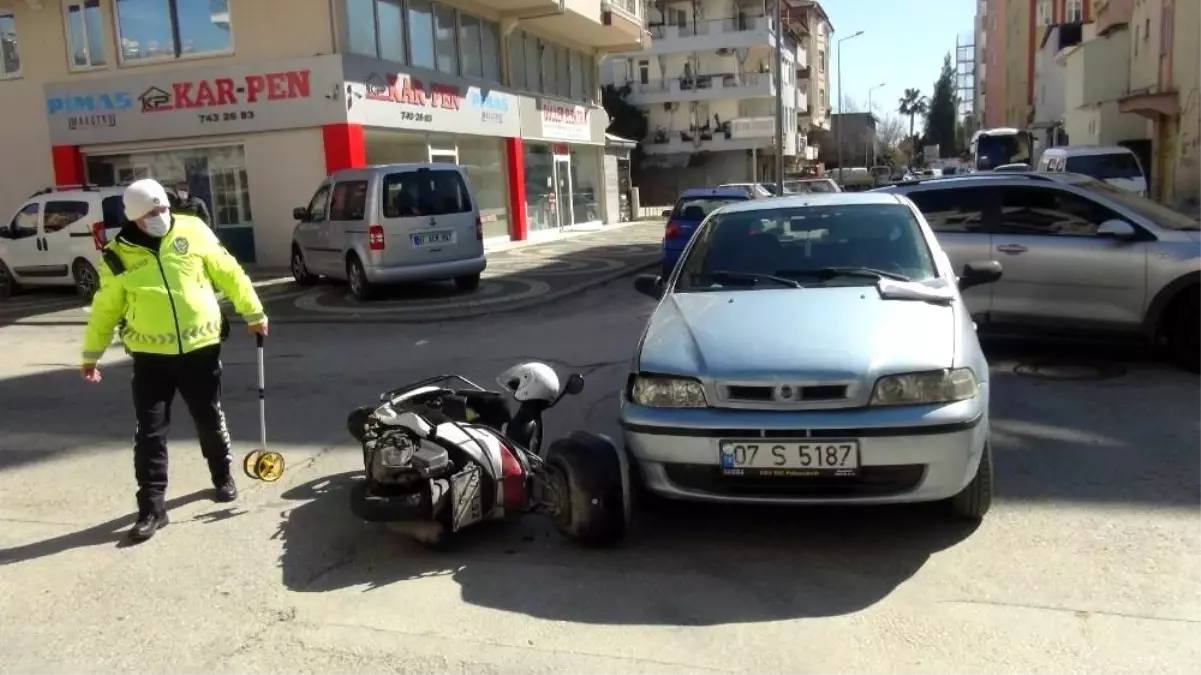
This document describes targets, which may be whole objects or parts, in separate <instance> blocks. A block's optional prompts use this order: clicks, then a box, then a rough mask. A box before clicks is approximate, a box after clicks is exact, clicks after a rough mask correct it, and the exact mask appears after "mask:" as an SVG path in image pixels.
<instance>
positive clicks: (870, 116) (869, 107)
mask: <svg viewBox="0 0 1201 675" xmlns="http://www.w3.org/2000/svg"><path fill="white" fill-rule="evenodd" d="M886 84H888V83H887V82H881V83H880V84H877V85H876V86H874V87H872V88H871V89H868V90H867V114H868V124H869V125H870V126H871V129H872V135H871V139H872V140H871V141H870V142H871V145H872V147H871V150H870V151H869V153H868V154H870V155H871V159H870V160H868V162H869V163H868V165H867V166H868V168H869V169H870V168H871V167H873V166H875V165H876V133H875V128H876V125H875V121H876V111H875V109H874V108H872V92H873V91H875V90H877V89H879V88H880V87H883V86H884V85H886Z"/></svg>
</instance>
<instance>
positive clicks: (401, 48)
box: [346, 0, 408, 63]
mask: <svg viewBox="0 0 1201 675" xmlns="http://www.w3.org/2000/svg"><path fill="white" fill-rule="evenodd" d="M401 3H402V0H346V24H347V39H348V42H349V44H348V45H347V51H349V52H350V53H352V54H362V55H363V56H374V57H376V58H381V59H385V60H388V61H395V62H397V63H407V62H408V49H407V46H408V45H407V44H406V41H407V40H406V37H405V15H404V5H402V4H401Z"/></svg>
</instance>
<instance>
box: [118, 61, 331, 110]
mask: <svg viewBox="0 0 1201 675" xmlns="http://www.w3.org/2000/svg"><path fill="white" fill-rule="evenodd" d="M311 94H312V82H311V78H310V71H308V70H290V71H284V72H278V73H263V74H259V75H246V76H244V77H242V78H232V77H216V78H212V79H206V80H199V81H186V82H175V83H172V84H171V85H170V87H169V88H168V89H163V88H160V87H153V86H152V87H150V88H148V89H147V90H146V91H144V92H142V95H141V96H139V97H138V100H139V101H140V102H141V104H142V112H147V113H148V112H163V111H167V110H196V109H205V108H221V107H225V106H235V105H254V104H257V103H261V102H264V101H286V100H295V99H307V98H309V97H310V96H311ZM238 118H239V119H246V118H245V117H243V116H241V115H239V116H238Z"/></svg>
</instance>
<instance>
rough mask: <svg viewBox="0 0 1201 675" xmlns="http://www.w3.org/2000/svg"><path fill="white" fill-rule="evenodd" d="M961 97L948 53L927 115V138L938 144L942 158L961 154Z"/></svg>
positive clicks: (931, 97)
mask: <svg viewBox="0 0 1201 675" xmlns="http://www.w3.org/2000/svg"><path fill="white" fill-rule="evenodd" d="M958 109H959V96H958V95H957V94H956V92H955V66H954V65H952V64H951V54H950V53H949V52H948V53H947V55H946V57H944V58H943V61H942V73H940V74H939V76H938V79H937V80H935V82H934V93H933V94H932V95H931V96H930V107H929V110H928V112H927V113H926V137H927V138H928V139H929V143H930V144H934V143H937V144H938V154H939V156H940V157H954V156H956V155H958V154H959V143H958V140H959V139H958V138H957V136H958V133H957V132H958V126H959V114H958V112H957V111H958Z"/></svg>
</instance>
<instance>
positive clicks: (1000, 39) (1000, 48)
mask: <svg viewBox="0 0 1201 675" xmlns="http://www.w3.org/2000/svg"><path fill="white" fill-rule="evenodd" d="M1017 1H1019V2H1024V1H1025V0H1017ZM982 4H983V6H984V18H983V22H982V23H983V24H984V39H983V40H981V43H983V44H985V45H987V46H988V47H987V49H986V50H984V51H983V52H982V53H981V61H982V62H983V65H984V67H983V68H982V69H981V86H980V87H978V89H977V90H978V91H980V92H982V93H983V94H984V100H983V101H982V104H983V110H984V118H983V119H982V120H981V121H980V126H981V127H982V128H986V129H987V128H990V127H1003V126H1007V124H1008V120H1007V119H1006V115H1005V105H1006V94H1007V92H1006V84H1007V81H1006V77H1005V66H1006V61H1007V56H1008V53H1007V46H1008V44H1007V42H1006V30H1005V29H1006V27H1007V23H1006V20H1005V0H982Z"/></svg>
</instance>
